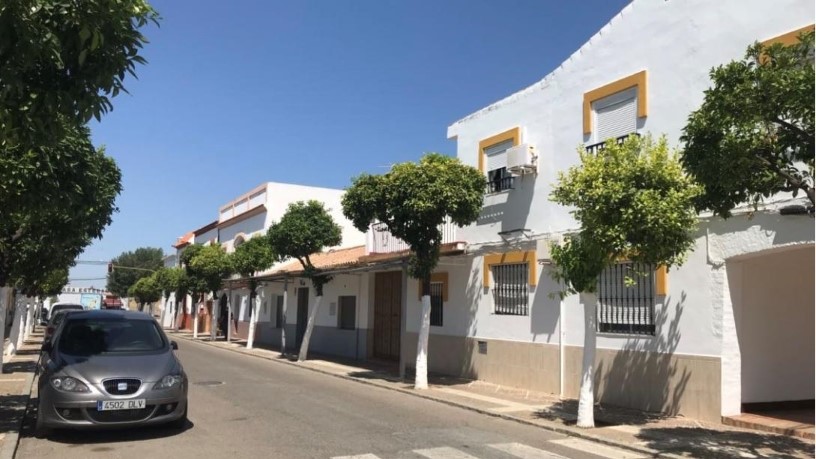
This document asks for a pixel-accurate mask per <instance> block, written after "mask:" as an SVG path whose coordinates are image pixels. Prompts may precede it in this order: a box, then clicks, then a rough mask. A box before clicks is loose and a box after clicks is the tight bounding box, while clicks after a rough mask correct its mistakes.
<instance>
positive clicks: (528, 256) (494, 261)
mask: <svg viewBox="0 0 816 459" xmlns="http://www.w3.org/2000/svg"><path fill="white" fill-rule="evenodd" d="M483 263H484V266H483V269H482V285H483V286H484V287H490V267H491V266H492V265H501V264H505V263H527V268H528V269H529V272H528V274H527V277H528V280H529V281H530V285H537V284H538V275H537V273H538V264H537V263H536V252H535V250H528V251H526V252H525V251H523V250H519V251H515V252H506V253H495V254H491V255H485V256H484V262H483Z"/></svg>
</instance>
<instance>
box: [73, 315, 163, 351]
mask: <svg viewBox="0 0 816 459" xmlns="http://www.w3.org/2000/svg"><path fill="white" fill-rule="evenodd" d="M166 345H167V343H166V342H165V339H164V336H163V335H162V332H161V330H159V328H158V327H157V326H156V324H155V323H153V321H150V320H128V319H71V318H69V319H68V321H67V322H66V323H65V326H64V327H63V329H62V332H61V333H60V338H59V345H58V346H59V350H60V352H64V353H66V354H70V355H98V354H117V353H149V352H156V351H160V350H162V349H164V348H165V347H166Z"/></svg>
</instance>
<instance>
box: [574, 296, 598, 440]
mask: <svg viewBox="0 0 816 459" xmlns="http://www.w3.org/2000/svg"><path fill="white" fill-rule="evenodd" d="M595 309H596V304H595V300H594V298H592V299H588V300H587V301H584V359H583V365H582V368H581V389H580V392H579V395H578V427H584V428H592V427H595V411H594V410H595V393H594V390H593V380H594V377H595V320H596V318H595Z"/></svg>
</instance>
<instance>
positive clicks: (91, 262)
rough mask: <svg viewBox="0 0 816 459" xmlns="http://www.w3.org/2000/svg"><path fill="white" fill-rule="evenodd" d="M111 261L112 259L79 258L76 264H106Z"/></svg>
mask: <svg viewBox="0 0 816 459" xmlns="http://www.w3.org/2000/svg"><path fill="white" fill-rule="evenodd" d="M108 263H110V261H106V260H77V261H76V264H78V265H106V264H108Z"/></svg>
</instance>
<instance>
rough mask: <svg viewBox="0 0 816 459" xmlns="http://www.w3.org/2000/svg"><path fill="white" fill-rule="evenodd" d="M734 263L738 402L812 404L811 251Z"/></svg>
mask: <svg viewBox="0 0 816 459" xmlns="http://www.w3.org/2000/svg"><path fill="white" fill-rule="evenodd" d="M736 263H740V264H742V286H741V287H742V294H741V295H740V299H741V301H740V302H739V304H735V315H736V316H737V334H738V336H739V348H740V355H741V359H742V401H743V402H744V403H748V402H768V401H782V400H811V399H813V394H814V373H816V368H814V360H815V359H816V354H814V347H813V343H814V340H816V336H814V320H816V317H814V307H813V306H814V291H813V288H814V287H813V286H814V284H813V279H814V256H813V246H810V247H803V248H799V249H796V250H788V251H782V252H777V253H772V254H768V255H758V256H756V257H753V258H750V259H747V260H745V261H742V262H739V261H738V262H736ZM729 269H730V267H729ZM733 287H734V286H732V288H733Z"/></svg>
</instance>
